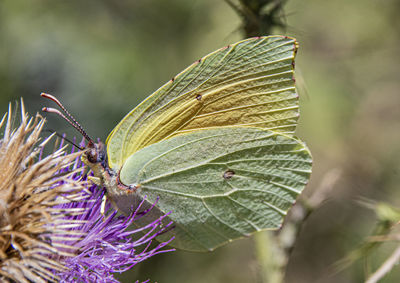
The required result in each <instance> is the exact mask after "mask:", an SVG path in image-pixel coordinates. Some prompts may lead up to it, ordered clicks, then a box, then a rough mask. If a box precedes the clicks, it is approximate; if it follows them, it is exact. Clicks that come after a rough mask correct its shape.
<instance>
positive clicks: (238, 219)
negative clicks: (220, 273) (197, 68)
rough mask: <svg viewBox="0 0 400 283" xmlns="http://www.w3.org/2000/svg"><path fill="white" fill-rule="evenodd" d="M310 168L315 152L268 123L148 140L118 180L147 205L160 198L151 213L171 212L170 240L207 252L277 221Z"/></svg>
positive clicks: (158, 214)
mask: <svg viewBox="0 0 400 283" xmlns="http://www.w3.org/2000/svg"><path fill="white" fill-rule="evenodd" d="M310 173H311V156H310V153H309V151H308V149H307V148H306V147H305V145H304V144H303V143H302V142H301V141H299V140H297V139H295V138H293V137H290V136H288V135H285V134H280V133H277V132H273V131H269V130H264V129H257V128H250V127H225V128H221V129H209V130H198V131H192V132H189V133H186V134H182V135H178V136H175V137H172V138H170V139H167V140H164V141H161V142H158V143H156V144H152V145H150V146H147V147H145V148H143V149H141V150H139V151H138V152H136V153H134V154H133V155H131V156H130V157H129V159H128V160H127V161H126V164H125V165H124V166H123V168H122V170H121V173H120V178H121V181H122V182H123V183H125V184H136V185H139V186H140V188H139V189H138V192H137V193H138V195H140V196H145V195H146V196H147V202H148V205H150V204H151V203H153V202H154V201H156V199H157V197H158V196H159V197H160V199H159V201H158V203H157V206H156V208H155V209H154V211H153V212H152V217H154V219H156V218H157V217H159V216H160V215H161V214H163V213H167V212H169V211H172V213H171V214H170V215H169V219H170V220H173V221H174V225H175V228H174V229H173V230H172V231H171V233H173V234H175V236H176V239H175V240H174V241H173V242H172V245H173V246H176V247H177V248H181V249H185V250H192V251H207V250H212V249H214V248H216V247H218V246H220V245H222V244H224V243H226V242H229V241H231V240H233V239H236V238H239V237H243V236H246V235H249V234H251V233H253V232H255V231H259V230H264V229H277V228H278V227H280V225H281V224H282V221H283V218H284V216H285V215H286V212H287V211H288V209H289V208H290V207H291V206H292V205H293V203H294V202H295V200H296V197H297V196H298V194H300V193H301V191H302V190H303V188H304V187H305V185H306V183H307V181H308V179H309V175H310ZM111 197H112V196H111ZM117 205H118V203H117ZM120 206H122V204H120ZM119 208H120V210H122V211H129V208H127V207H119ZM143 221H146V222H147V223H148V221H149V219H148V217H146V219H144V220H143ZM170 236H171V234H170V233H168V235H167V236H166V237H170Z"/></svg>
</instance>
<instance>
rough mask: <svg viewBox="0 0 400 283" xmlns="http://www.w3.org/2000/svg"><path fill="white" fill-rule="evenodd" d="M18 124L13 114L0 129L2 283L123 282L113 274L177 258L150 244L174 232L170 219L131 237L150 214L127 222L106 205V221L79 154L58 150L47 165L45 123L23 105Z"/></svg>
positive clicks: (136, 213) (136, 215)
mask: <svg viewBox="0 0 400 283" xmlns="http://www.w3.org/2000/svg"><path fill="white" fill-rule="evenodd" d="M20 120H21V121H20V125H19V126H18V127H17V128H16V129H13V127H12V115H11V106H10V107H9V111H8V113H7V114H6V115H5V116H4V117H3V119H2V120H1V122H0V128H2V127H4V135H3V137H2V139H1V140H0V281H2V282H3V281H8V282H15V281H16V282H118V281H117V280H116V279H115V278H114V277H113V273H115V272H119V273H121V272H124V271H126V270H128V269H130V268H131V267H133V266H135V265H136V264H137V263H139V262H141V261H143V260H145V259H147V258H149V257H151V256H153V255H155V254H158V253H163V252H167V251H171V250H173V249H165V248H164V247H165V246H166V245H167V244H168V243H169V242H170V241H172V238H171V239H170V240H169V241H167V242H164V243H158V244H154V243H153V242H154V241H153V240H154V239H155V238H156V237H157V236H158V235H160V234H162V233H165V232H166V231H167V230H169V229H170V227H171V224H172V223H169V224H168V225H163V224H162V221H163V219H164V218H165V217H166V216H167V215H165V216H162V217H161V218H159V219H157V220H156V221H154V222H151V223H148V224H147V225H145V226H142V227H139V228H137V229H134V230H129V229H128V228H129V227H130V226H131V224H133V223H134V222H135V221H136V220H137V219H138V218H140V217H144V216H145V214H146V213H147V212H148V211H149V210H150V209H151V208H152V207H150V209H147V210H144V209H142V208H141V206H142V204H143V203H142V204H140V205H139V207H138V208H137V209H136V210H135V211H134V212H133V213H132V214H131V215H129V216H123V215H118V213H117V211H116V210H115V209H114V208H113V207H112V206H111V204H109V203H108V204H107V205H106V211H107V213H106V215H102V214H101V213H100V206H101V202H102V197H103V195H104V193H105V192H104V189H103V188H99V187H97V186H95V185H91V184H90V183H89V182H87V176H86V175H84V171H85V170H84V169H85V167H84V165H83V164H82V162H81V161H80V158H79V156H80V155H81V152H77V153H71V154H67V153H65V147H62V145H61V146H60V148H59V149H58V150H56V151H54V152H53V153H51V154H49V155H48V156H46V157H44V158H42V157H41V155H42V149H43V147H44V145H45V144H46V143H48V141H49V140H50V139H51V137H49V138H46V139H45V140H44V141H42V142H41V143H40V144H39V141H40V137H39V136H40V132H41V130H42V128H43V125H44V120H43V119H42V118H41V117H40V116H38V115H37V116H36V118H29V117H28V116H27V115H26V114H25V109H24V107H23V104H22V103H21V119H20ZM153 206H154V204H153Z"/></svg>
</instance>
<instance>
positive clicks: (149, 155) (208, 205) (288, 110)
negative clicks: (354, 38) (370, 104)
mask: <svg viewBox="0 0 400 283" xmlns="http://www.w3.org/2000/svg"><path fill="white" fill-rule="evenodd" d="M296 51H297V43H296V41H295V39H293V38H289V37H284V36H267V37H257V38H251V39H247V40H243V41H240V42H238V43H235V44H232V45H229V46H227V47H225V48H222V49H219V50H217V51H215V52H213V53H211V54H209V55H207V56H205V57H204V58H202V59H200V60H198V61H196V62H195V63H194V64H192V65H191V66H189V67H188V68H187V69H185V70H184V71H183V72H181V73H180V74H178V75H177V76H176V77H174V78H173V79H172V80H170V81H169V82H168V83H166V84H165V85H164V86H162V87H161V88H160V89H158V90H157V91H156V92H154V93H153V94H152V95H151V96H149V97H148V98H147V99H146V100H144V101H143V102H142V103H141V104H140V105H138V106H137V107H136V108H134V109H133V110H132V111H131V112H130V113H128V114H127V115H126V116H125V118H124V119H122V121H121V122H120V123H119V124H118V125H117V126H116V127H115V129H114V130H113V131H112V132H111V133H110V135H109V136H108V138H107V141H106V145H107V147H106V149H107V150H106V151H105V147H104V144H102V143H98V144H95V143H94V142H93V141H92V140H91V139H90V138H89V137H88V136H87V134H86V133H84V131H83V130H82V128H80V126H79V125H78V124H77V123H76V122H75V120H74V119H73V118H72V116H71V115H69V114H68V112H66V111H65V112H66V113H67V114H68V116H70V117H71V118H72V119H73V121H74V122H71V124H75V127H76V128H78V129H79V130H80V131H81V133H82V134H83V135H84V136H85V137H86V139H87V140H88V141H89V144H88V147H87V150H86V152H85V154H84V155H83V159H84V161H85V162H86V164H87V165H89V166H90V168H91V169H92V170H93V172H94V174H95V176H97V179H96V180H95V181H96V182H97V183H98V184H101V185H104V186H105V187H106V190H107V197H108V198H110V199H111V200H112V202H113V203H114V204H115V205H116V207H117V208H118V209H119V210H120V211H122V212H123V213H129V212H131V211H132V209H135V208H136V206H137V205H138V203H139V202H140V201H142V200H143V197H144V196H147V199H146V200H145V203H146V205H147V207H149V206H150V205H151V204H152V203H154V202H155V201H156V199H157V197H159V200H158V203H157V207H156V208H155V209H153V210H152V211H151V213H150V215H147V218H146V219H144V218H143V219H142V220H141V221H150V220H151V219H156V218H158V217H159V216H160V215H161V214H164V213H167V212H169V211H172V213H171V214H170V215H169V216H168V218H167V219H166V221H167V222H168V221H170V220H172V221H174V223H175V228H174V229H172V231H170V232H169V233H167V234H165V235H162V236H160V240H163V237H164V238H165V239H169V238H170V237H171V234H173V235H174V236H175V240H174V241H173V242H172V246H175V247H177V248H180V249H184V250H190V251H209V250H213V249H215V248H216V247H219V246H221V245H223V244H225V243H227V242H230V241H232V240H234V239H237V238H240V237H243V236H247V235H250V234H251V233H253V232H255V231H260V230H264V229H278V228H279V227H280V226H281V225H282V222H283V219H284V217H285V215H286V214H287V211H288V210H289V208H290V207H291V206H292V205H293V204H294V202H295V200H296V197H297V196H298V195H299V194H300V193H301V191H302V190H303V189H304V187H305V186H306V184H307V182H308V179H309V176H310V174H311V162H312V160H311V155H310V152H309V150H308V149H307V147H306V146H305V145H304V144H303V143H302V142H301V141H299V140H298V139H296V138H295V137H293V132H294V131H295V128H296V125H297V119H298V117H299V112H298V109H299V105H298V95H297V93H296V89H295V81H294V57H295V54H296ZM42 95H43V96H46V97H48V98H51V99H53V100H55V98H54V97H51V96H49V95H46V94H42ZM55 101H56V100H55ZM56 102H58V101H56ZM58 103H59V102H58ZM59 105H60V104H59ZM60 106H61V105H60ZM61 107H62V106H61ZM62 108H63V107H62ZM45 110H46V111H48V112H56V110H55V109H49V108H46V109H45ZM64 110H65V109H64ZM139 224H140V223H139Z"/></svg>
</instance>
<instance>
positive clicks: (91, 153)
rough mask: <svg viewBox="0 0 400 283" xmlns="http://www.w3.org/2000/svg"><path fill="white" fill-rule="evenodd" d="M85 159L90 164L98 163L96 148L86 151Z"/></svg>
mask: <svg viewBox="0 0 400 283" xmlns="http://www.w3.org/2000/svg"><path fill="white" fill-rule="evenodd" d="M86 157H87V160H88V161H89V162H90V163H97V162H98V158H97V157H98V154H97V150H96V148H90V149H88V151H87V152H86Z"/></svg>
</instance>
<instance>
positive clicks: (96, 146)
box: [82, 140, 107, 167]
mask: <svg viewBox="0 0 400 283" xmlns="http://www.w3.org/2000/svg"><path fill="white" fill-rule="evenodd" d="M82 160H83V162H84V163H85V164H86V165H88V166H89V167H93V166H95V165H97V164H99V165H101V166H102V167H106V166H107V151H106V146H105V145H104V143H102V142H98V143H94V142H93V141H91V140H90V141H89V143H88V144H87V146H86V148H85V153H84V154H83V155H82Z"/></svg>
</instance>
